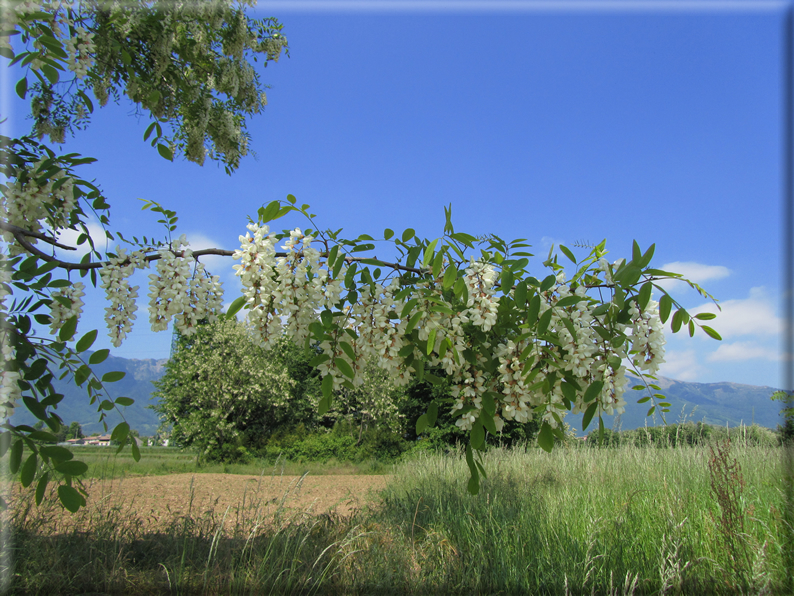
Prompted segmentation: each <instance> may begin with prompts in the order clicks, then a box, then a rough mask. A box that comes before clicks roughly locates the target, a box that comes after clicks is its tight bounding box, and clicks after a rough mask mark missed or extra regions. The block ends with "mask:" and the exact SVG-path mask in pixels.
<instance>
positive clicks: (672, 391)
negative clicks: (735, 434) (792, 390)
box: [566, 376, 783, 435]
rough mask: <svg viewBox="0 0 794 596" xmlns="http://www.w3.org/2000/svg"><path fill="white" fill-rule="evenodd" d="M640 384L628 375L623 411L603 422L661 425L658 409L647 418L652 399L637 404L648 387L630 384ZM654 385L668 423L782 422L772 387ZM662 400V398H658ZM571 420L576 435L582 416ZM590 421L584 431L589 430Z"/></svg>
mask: <svg viewBox="0 0 794 596" xmlns="http://www.w3.org/2000/svg"><path fill="white" fill-rule="evenodd" d="M639 384H641V383H640V382H639V380H638V379H636V378H634V377H631V376H629V383H628V387H629V389H627V391H626V394H625V395H624V399H625V400H626V402H627V403H628V405H627V406H626V412H625V413H624V414H623V415H621V416H620V418H619V419H616V417H615V416H605V417H604V426H606V427H607V428H613V427H616V426H618V425H619V426H620V428H621V429H622V430H632V429H635V428H640V427H641V426H645V424H646V423H647V425H648V426H655V425H662V424H664V422H662V419H661V416H660V415H659V414H658V413H654V415H653V416H652V417H650V418H646V417H645V414H647V413H648V410H649V409H650V407H651V405H652V403H651V402H650V401H648V402H646V403H644V404H638V403H637V400H638V399H640V398H642V397H644V396H646V395H648V391H633V390H631V387H633V386H634V385H639ZM656 385H658V386H659V387H661V388H662V390H661V391H654V392H653V393H661V394H662V395H664V396H665V397H666V398H667V399H666V401H667V402H668V403H669V404H670V412H668V413H667V414H665V419H666V420H667V422H668V424H673V423H676V422H679V421H680V420H681V419H682V417H683V418H686V420H688V421H691V422H704V423H705V424H713V425H718V426H725V425H726V424H727V425H728V426H739V425H740V424H746V425H748V426H749V425H750V424H752V423H753V422H755V424H758V425H760V426H765V427H767V428H776V427H777V425H778V424H782V422H783V419H782V417H781V416H780V407H781V405H780V402H776V401H772V400H771V399H770V396H771V395H772V394H773V393H774V392H775V391H777V389H776V388H774V387H759V386H757V385H742V384H739V383H728V382H722V383H690V382H685V381H676V380H674V379H668V378H665V377H659V381H658V382H656ZM660 401H661V400H660ZM566 420H567V422H568V423H569V424H571V425H572V426H573V427H574V428H575V429H576V430H577V431H578V434H579V435H582V434H586V432H585V433H582V432H581V431H582V416H581V414H580V415H578V416H568V417H567V418H566ZM593 427H594V425H593V423H591V426H589V427H588V429H587V432H589V431H590V430H592V428H593Z"/></svg>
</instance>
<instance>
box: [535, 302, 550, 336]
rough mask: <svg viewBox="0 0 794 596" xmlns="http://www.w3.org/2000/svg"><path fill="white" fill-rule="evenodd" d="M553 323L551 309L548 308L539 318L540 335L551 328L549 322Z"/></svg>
mask: <svg viewBox="0 0 794 596" xmlns="http://www.w3.org/2000/svg"><path fill="white" fill-rule="evenodd" d="M550 323H551V309H550V308H549V309H547V310H546V312H544V313H543V314H542V315H540V319H538V335H543V334H544V333H546V331H547V330H548V328H549V324H550Z"/></svg>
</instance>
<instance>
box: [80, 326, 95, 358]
mask: <svg viewBox="0 0 794 596" xmlns="http://www.w3.org/2000/svg"><path fill="white" fill-rule="evenodd" d="M98 333H99V332H98V331H97V330H96V329H94V330H93V331H89V332H88V333H86V334H85V335H84V336H83V337H81V338H80V340H79V341H78V342H77V345H76V346H75V347H74V349H75V351H76V352H77V353H78V354H79V353H80V352H85V351H86V350H87V349H88V348H90V347H91V346H92V345H93V343H94V341H95V340H96V336H97V334H98Z"/></svg>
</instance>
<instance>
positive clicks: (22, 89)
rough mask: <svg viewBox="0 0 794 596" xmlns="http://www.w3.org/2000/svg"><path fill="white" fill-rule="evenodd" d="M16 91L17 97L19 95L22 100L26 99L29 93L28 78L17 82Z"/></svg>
mask: <svg viewBox="0 0 794 596" xmlns="http://www.w3.org/2000/svg"><path fill="white" fill-rule="evenodd" d="M16 91H17V95H19V97H20V98H22V99H25V94H26V93H27V92H28V79H27V77H25V78H23V79H19V80H18V81H17V86H16Z"/></svg>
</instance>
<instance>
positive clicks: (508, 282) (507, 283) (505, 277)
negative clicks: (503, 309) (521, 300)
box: [501, 267, 515, 294]
mask: <svg viewBox="0 0 794 596" xmlns="http://www.w3.org/2000/svg"><path fill="white" fill-rule="evenodd" d="M514 279H515V276H514V275H513V272H512V271H511V269H510V268H509V267H503V268H502V279H501V284H502V291H503V292H504V293H505V294H508V293H509V292H510V289H511V288H512V287H513V280H514Z"/></svg>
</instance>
